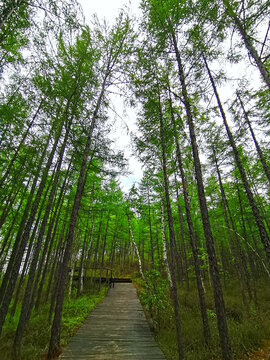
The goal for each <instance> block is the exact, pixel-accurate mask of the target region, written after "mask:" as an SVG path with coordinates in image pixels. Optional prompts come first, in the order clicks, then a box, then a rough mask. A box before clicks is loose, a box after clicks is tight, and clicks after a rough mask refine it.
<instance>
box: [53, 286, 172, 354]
mask: <svg viewBox="0 0 270 360" xmlns="http://www.w3.org/2000/svg"><path fill="white" fill-rule="evenodd" d="M60 359H65V360H90V359H95V360H112V359H115V360H139V359H140V360H141V359H144V360H165V356H164V354H163V353H162V351H161V350H160V349H159V347H158V346H157V344H156V342H155V340H154V338H153V336H152V334H151V332H150V329H149V326H148V323H147V321H146V319H145V316H144V313H143V310H142V307H141V304H140V302H139V299H138V297H137V293H136V289H135V287H134V286H133V285H132V284H130V283H123V284H121V283H120V284H117V285H116V286H115V288H112V289H110V290H109V293H108V295H107V297H106V298H105V299H103V300H102V301H101V302H100V304H99V305H98V306H97V307H96V309H94V310H93V311H92V313H91V314H90V316H89V317H88V318H87V319H86V321H85V322H84V324H83V325H82V326H81V328H80V329H79V330H78V332H77V333H76V335H75V336H74V337H73V339H72V340H71V342H70V344H69V345H68V346H67V347H66V349H65V350H64V352H63V354H62V355H61V356H60Z"/></svg>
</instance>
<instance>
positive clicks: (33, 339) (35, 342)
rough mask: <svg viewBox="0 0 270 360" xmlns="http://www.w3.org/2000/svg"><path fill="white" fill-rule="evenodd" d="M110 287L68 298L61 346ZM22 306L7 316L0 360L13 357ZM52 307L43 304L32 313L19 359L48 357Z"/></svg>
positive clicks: (7, 359) (1, 341) (40, 359)
mask: <svg viewBox="0 0 270 360" xmlns="http://www.w3.org/2000/svg"><path fill="white" fill-rule="evenodd" d="M107 290H108V289H107V287H105V286H104V287H102V288H101V290H100V291H99V290H98V289H97V290H91V292H86V293H85V294H84V295H82V296H81V297H80V298H78V299H77V298H76V294H75V293H74V294H73V297H72V298H71V299H70V300H65V302H64V308H63V317H62V328H61V345H62V346H65V345H66V344H67V343H68V342H69V341H70V339H71V337H72V336H73V335H74V333H75V332H76V331H77V329H78V328H79V327H80V326H81V324H82V323H83V322H84V320H85V318H86V317H87V316H88V315H89V313H90V312H91V311H92V310H93V309H94V308H95V307H96V305H97V304H98V303H99V302H100V301H101V300H102V299H103V298H104V297H105V296H106V295H107ZM19 313H20V308H19V307H18V309H17V311H16V313H15V315H14V317H12V318H9V317H8V318H7V319H6V323H5V326H4V329H3V334H2V336H1V339H0V360H10V359H12V346H13V338H14V333H15V330H16V326H17V323H18V318H19ZM48 314H49V308H48V306H47V305H44V306H41V307H40V309H39V312H38V313H35V312H34V313H33V314H32V316H31V320H30V323H29V324H28V326H27V328H26V331H25V334H24V337H23V342H22V349H21V357H20V360H35V359H38V360H43V359H45V358H46V350H47V349H48V344H49V339H50V322H48Z"/></svg>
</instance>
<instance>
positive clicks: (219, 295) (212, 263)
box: [172, 32, 232, 360]
mask: <svg viewBox="0 0 270 360" xmlns="http://www.w3.org/2000/svg"><path fill="white" fill-rule="evenodd" d="M172 42H173V46H174V49H175V54H176V60H177V64H178V72H179V78H180V82H181V86H182V94H183V97H184V105H185V109H186V114H187V121H188V127H189V134H190V140H191V147H192V153H193V159H194V168H195V176H196V181H197V189H198V197H199V204H200V210H201V216H202V223H203V230H204V236H205V242H206V249H207V254H208V259H209V268H210V273H211V274H210V275H211V281H212V285H213V292H214V299H215V307H216V313H217V321H218V331H219V339H220V346H221V350H222V357H223V359H224V360H231V359H232V352H231V345H230V339H229V333H228V326H227V319H226V311H225V304H224V299H223V292H222V286H221V281H220V275H219V270H218V263H217V257H216V252H215V247H214V239H213V235H212V231H211V226H210V220H209V215H208V209H207V203H206V197H205V192H204V185H203V177H202V171H201V162H200V157H199V151H198V145H197V139H196V134H195V127H194V121H193V116H192V112H191V105H190V101H189V96H188V92H187V88H186V81H185V74H184V69H183V65H182V61H181V57H180V53H179V50H178V46H177V41H176V37H175V33H174V32H172Z"/></svg>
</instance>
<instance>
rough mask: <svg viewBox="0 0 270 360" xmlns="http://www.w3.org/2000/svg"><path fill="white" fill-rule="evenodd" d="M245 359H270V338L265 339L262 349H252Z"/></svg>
mask: <svg viewBox="0 0 270 360" xmlns="http://www.w3.org/2000/svg"><path fill="white" fill-rule="evenodd" d="M243 360H270V340H265V341H264V342H263V345H262V347H261V348H260V349H258V350H256V351H252V352H251V353H250V355H249V356H245V357H244V358H243Z"/></svg>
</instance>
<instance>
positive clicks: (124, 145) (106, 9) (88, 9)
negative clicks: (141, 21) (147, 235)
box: [78, 0, 142, 191]
mask: <svg viewBox="0 0 270 360" xmlns="http://www.w3.org/2000/svg"><path fill="white" fill-rule="evenodd" d="M78 1H79V3H80V4H81V6H82V8H83V12H84V16H85V20H86V22H90V20H91V17H92V15H93V14H97V16H98V18H99V19H100V20H102V19H104V18H105V19H106V21H108V22H109V23H110V24H113V23H114V20H115V18H116V17H117V15H118V13H119V10H120V9H121V8H123V7H124V6H128V7H129V8H130V9H131V12H132V13H134V14H136V13H137V12H138V8H139V4H140V0H96V1H92V0H78ZM114 106H115V110H116V111H117V113H118V114H119V117H118V118H117V117H116V122H115V129H114V130H113V131H112V137H113V139H115V140H116V141H115V145H116V148H117V149H121V150H124V153H125V156H126V158H128V160H129V170H130V171H131V175H129V176H121V177H120V181H121V186H122V188H123V190H125V191H128V190H129V188H130V187H131V186H132V184H133V183H134V182H138V181H139V180H140V179H141V177H142V169H141V164H140V163H139V162H138V161H137V160H136V159H135V158H134V157H132V155H131V143H130V135H129V134H130V132H131V131H134V130H135V128H136V126H135V122H136V115H135V112H134V111H131V110H128V109H127V111H126V112H125V113H123V106H122V102H121V100H119V99H114ZM111 116H115V115H114V114H113V113H111ZM127 127H128V129H129V133H127Z"/></svg>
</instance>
